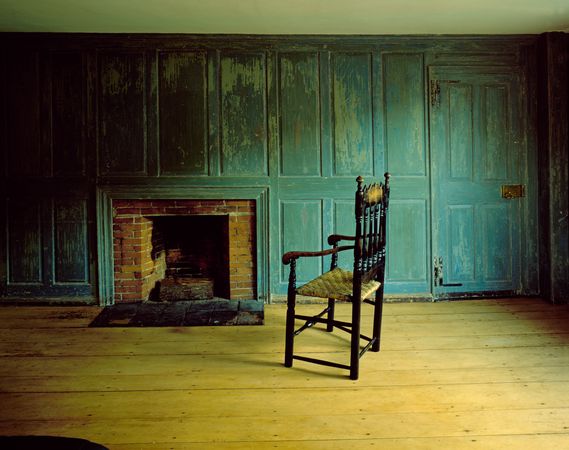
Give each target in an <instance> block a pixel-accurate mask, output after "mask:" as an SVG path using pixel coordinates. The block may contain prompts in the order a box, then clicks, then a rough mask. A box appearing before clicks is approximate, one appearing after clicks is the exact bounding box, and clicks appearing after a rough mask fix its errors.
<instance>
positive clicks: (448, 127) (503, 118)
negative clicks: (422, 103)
mask: <svg viewBox="0 0 569 450" xmlns="http://www.w3.org/2000/svg"><path fill="white" fill-rule="evenodd" d="M517 76H518V75H517V73H516V71H515V70H512V69H507V68H502V69H497V68H486V69H485V68H484V67H441V68H433V69H432V71H431V73H430V77H431V80H433V81H437V82H438V83H439V84H440V99H439V101H437V102H434V103H433V104H432V105H431V126H430V131H431V152H432V160H433V164H432V176H433V180H437V182H436V184H435V185H434V192H433V194H434V195H433V217H434V220H433V224H434V229H433V252H434V256H435V257H437V258H442V261H443V271H442V275H443V280H444V283H445V284H456V286H445V285H443V286H435V293H436V294H437V295H441V296H445V295H452V294H453V293H461V294H462V293H476V292H498V291H501V292H520V291H521V290H522V286H521V282H522V281H521V275H522V270H521V266H520V261H521V260H522V259H524V260H525V259H526V257H524V256H523V255H524V254H525V253H526V252H527V250H526V249H523V248H522V247H521V244H520V242H521V241H522V239H521V237H522V235H526V234H527V232H528V231H530V230H526V229H525V225H524V222H523V220H522V215H521V210H522V206H523V205H524V204H526V203H527V201H528V199H527V198H526V197H524V198H519V199H511V200H508V199H504V198H502V197H501V186H502V185H503V184H524V185H527V184H528V181H529V180H527V179H526V178H525V176H524V174H523V171H522V170H521V167H520V161H521V160H522V156H523V155H524V154H525V152H526V149H525V148H524V147H523V146H522V144H521V143H523V142H524V141H525V137H524V135H523V132H521V131H520V129H519V127H518V125H517V124H519V123H520V121H521V116H520V114H521V112H520V110H519V108H520V107H521V105H522V103H521V99H520V98H519V87H520V83H519V79H518V78H517ZM514 124H516V125H514ZM534 232H535V231H534Z"/></svg>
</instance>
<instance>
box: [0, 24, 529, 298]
mask: <svg viewBox="0 0 569 450" xmlns="http://www.w3.org/2000/svg"><path fill="white" fill-rule="evenodd" d="M0 42H1V44H2V60H3V62H4V69H3V71H2V86H3V94H2V96H1V97H2V98H3V99H4V101H3V103H2V124H3V131H4V132H3V133H2V136H3V137H2V148H3V153H4V161H5V166H4V167H5V169H4V174H3V179H2V183H3V189H4V190H5V195H6V201H5V202H4V204H3V205H2V207H3V208H4V209H5V212H6V217H7V219H6V221H5V223H4V224H3V226H4V227H6V230H5V231H6V233H5V234H4V235H5V236H7V239H6V241H5V242H4V243H3V244H2V252H3V255H2V265H1V266H0V270H1V272H2V273H1V278H2V294H3V295H7V296H21V295H26V296H37V297H53V296H62V295H63V296H83V298H84V299H87V298H94V297H95V286H96V282H97V281H96V280H97V277H96V271H95V267H96V261H97V248H96V230H95V227H94V223H95V222H96V215H97V211H96V206H95V202H94V197H95V190H96V188H97V186H101V185H109V184H114V183H116V184H121V185H128V184H132V185H137V186H140V185H147V186H164V185H167V186H171V187H175V186H200V187H204V188H206V187H207V186H220V187H232V186H235V187H248V186H268V187H269V192H270V211H269V222H270V227H269V234H270V236H269V239H268V242H269V245H268V248H266V249H260V250H259V251H266V252H268V254H269V262H270V286H271V292H272V293H283V292H284V291H285V285H286V273H285V271H284V270H283V268H282V267H281V264H280V256H281V254H282V252H284V251H287V250H291V249H299V248H300V249H314V250H317V249H320V248H322V247H323V246H325V245H326V244H325V239H326V236H327V235H328V234H330V233H332V232H344V233H351V227H352V197H353V191H354V189H355V178H356V176H358V175H363V176H364V177H365V178H368V179H370V178H372V177H380V176H382V175H383V173H384V172H385V171H386V170H389V171H390V172H391V173H392V175H393V180H392V181H393V191H392V192H393V194H392V196H393V200H392V204H391V205H392V207H391V216H390V224H389V227H390V230H389V231H390V242H389V259H388V275H387V278H388V284H387V292H388V293H399V294H417V295H423V296H428V295H430V292H431V284H432V280H431V261H430V259H431V254H430V220H431V219H430V205H429V196H430V184H431V182H432V180H431V179H430V170H429V149H428V129H427V128H428V89H427V84H428V83H427V78H426V74H427V69H428V67H429V66H432V65H451V64H458V65H460V64H474V65H476V64H478V65H504V64H508V65H514V66H516V67H518V66H519V67H520V68H521V69H522V70H525V65H524V64H525V62H524V61H525V55H526V54H527V51H528V48H530V47H531V46H532V45H534V42H535V38H534V37H531V36H530V37H486V38H482V37H470V38H466V37H457V38H448V37H447V38H445V37H440V38H434V37H433V38H420V37H416V38H412V37H376V38H373V37H312V38H310V37H302V38H301V37H280V38H279V37H270V36H267V37H245V36H242V37H231V36H121V35H109V36H105V35H103V36H85V35H39V36H38V35H17V34H5V35H1V36H0ZM323 264H324V265H325V264H328V261H327V260H323V261H321V260H312V261H306V262H304V261H303V262H301V264H300V267H299V274H301V275H300V280H299V281H303V280H304V279H308V278H309V277H311V276H313V275H315V274H316V273H317V272H318V271H319V270H320V269H321V267H322V265H323Z"/></svg>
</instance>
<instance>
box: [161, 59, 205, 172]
mask: <svg viewBox="0 0 569 450" xmlns="http://www.w3.org/2000/svg"><path fill="white" fill-rule="evenodd" d="M206 69H207V55H206V54H205V53H203V52H161V53H160V54H159V56H158V84H159V89H158V116H159V127H160V128H159V136H160V173H161V174H163V175H207V174H208V151H207V132H208V128H207V77H206Z"/></svg>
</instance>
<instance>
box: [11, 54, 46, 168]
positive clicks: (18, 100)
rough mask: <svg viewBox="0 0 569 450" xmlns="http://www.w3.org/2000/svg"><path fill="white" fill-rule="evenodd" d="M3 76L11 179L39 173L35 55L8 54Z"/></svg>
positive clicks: (37, 57) (38, 98) (38, 109)
mask: <svg viewBox="0 0 569 450" xmlns="http://www.w3.org/2000/svg"><path fill="white" fill-rule="evenodd" d="M8 60H9V65H10V69H11V70H9V71H7V75H6V86H9V89H7V90H6V96H5V97H6V111H7V113H6V149H5V152H6V159H5V160H6V161H7V166H8V167H7V172H8V173H9V174H10V175H13V176H38V175H40V174H41V172H42V170H41V153H40V152H41V129H42V127H41V125H42V123H41V119H40V111H41V107H42V104H41V103H42V102H41V97H40V72H39V56H38V54H37V53H36V52H21V53H11V54H9V59H8Z"/></svg>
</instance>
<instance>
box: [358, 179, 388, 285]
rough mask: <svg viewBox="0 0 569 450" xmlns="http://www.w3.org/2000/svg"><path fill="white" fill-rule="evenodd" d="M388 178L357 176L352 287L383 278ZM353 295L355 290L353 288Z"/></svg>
mask: <svg viewBox="0 0 569 450" xmlns="http://www.w3.org/2000/svg"><path fill="white" fill-rule="evenodd" d="M389 178H390V174H389V173H386V174H385V182H384V183H373V184H369V185H367V186H366V185H364V184H363V182H364V180H363V178H362V177H361V176H360V177H358V178H357V180H356V181H357V183H358V187H357V190H356V202H355V216H356V232H355V245H354V289H356V285H357V284H360V285H361V283H362V282H363V283H365V282H367V281H370V280H376V281H379V282H380V283H381V286H382V287H381V289H382V288H383V282H384V278H385V245H386V221H387V210H388V208H389V189H390V188H389ZM354 295H357V292H355V291H354Z"/></svg>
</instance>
